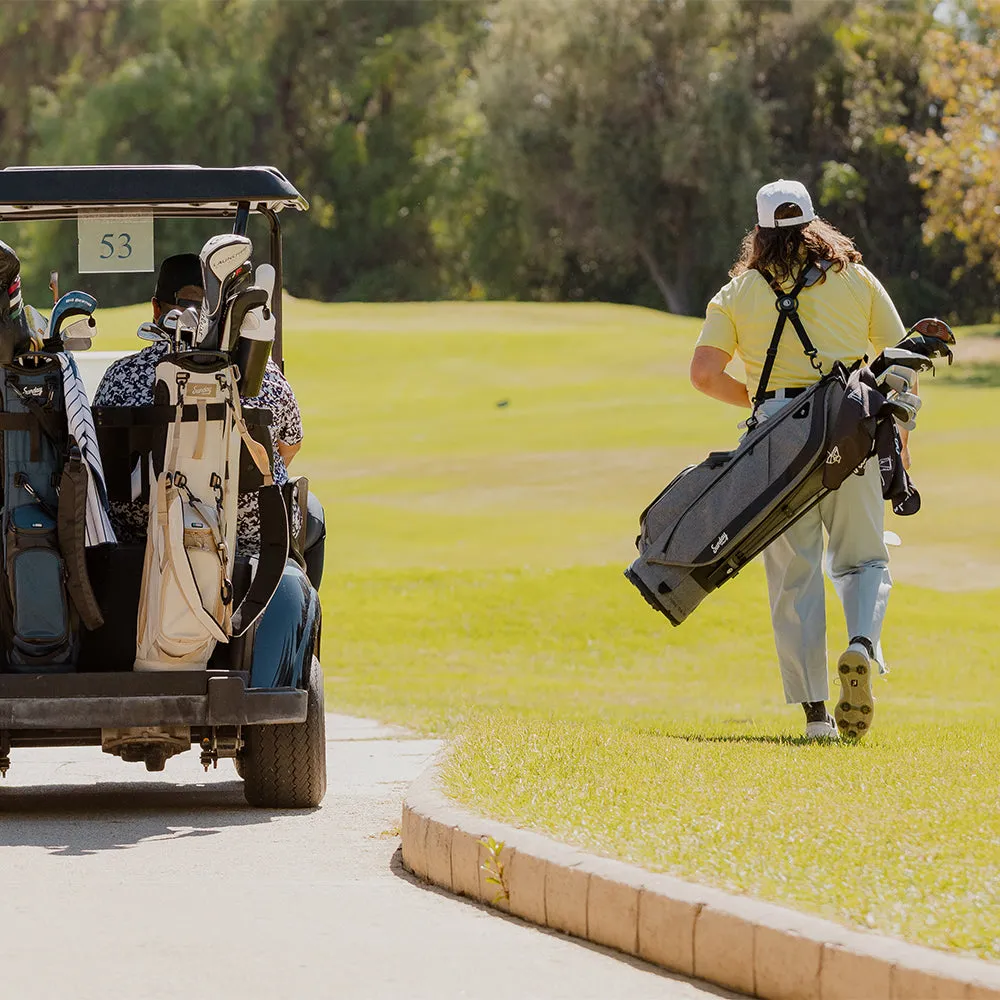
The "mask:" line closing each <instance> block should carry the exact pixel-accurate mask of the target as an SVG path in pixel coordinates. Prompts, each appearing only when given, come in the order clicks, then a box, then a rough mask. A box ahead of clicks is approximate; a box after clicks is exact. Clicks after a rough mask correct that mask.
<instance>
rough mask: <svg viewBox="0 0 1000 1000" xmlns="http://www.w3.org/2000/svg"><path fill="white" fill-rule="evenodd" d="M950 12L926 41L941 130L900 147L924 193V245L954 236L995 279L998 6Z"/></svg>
mask: <svg viewBox="0 0 1000 1000" xmlns="http://www.w3.org/2000/svg"><path fill="white" fill-rule="evenodd" d="M956 13H957V14H958V16H957V17H956V20H955V23H954V24H952V25H951V26H950V27H942V28H940V29H939V30H936V31H932V32H929V33H928V35H927V38H926V47H925V54H926V60H927V62H926V73H927V86H928V89H929V91H930V95H931V98H932V99H933V100H934V101H935V102H936V110H937V112H938V116H939V118H940V125H939V127H938V128H926V129H924V130H922V131H916V130H913V131H909V132H907V133H906V134H905V135H904V136H903V137H902V141H903V143H904V145H905V147H906V150H907V155H908V156H909V158H910V161H911V163H912V164H913V166H914V173H913V176H914V179H915V180H916V182H917V183H918V184H919V185H920V187H921V188H922V189H923V190H924V192H925V193H924V201H925V204H926V206H927V209H928V217H927V221H926V222H925V224H924V236H925V239H926V240H927V241H928V242H930V241H933V240H935V239H936V238H938V237H939V236H940V234H942V233H949V234H951V235H953V236H954V237H955V238H956V239H958V240H959V241H961V243H962V244H963V245H964V247H965V256H966V261H967V262H968V264H970V265H976V264H980V263H983V264H986V265H988V266H989V267H990V268H991V269H992V272H993V275H994V276H995V277H996V278H998V279H1000V5H997V4H996V3H995V2H993V0H978V2H977V3H975V4H973V5H971V7H969V8H968V9H967V10H965V9H963V8H961V7H959V8H957V10H956Z"/></svg>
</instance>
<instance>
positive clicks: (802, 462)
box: [625, 269, 848, 625]
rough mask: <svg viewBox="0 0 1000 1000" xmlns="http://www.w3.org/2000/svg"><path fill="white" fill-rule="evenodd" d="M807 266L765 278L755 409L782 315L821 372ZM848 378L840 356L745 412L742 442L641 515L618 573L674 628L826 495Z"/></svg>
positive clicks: (695, 469)
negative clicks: (801, 310)
mask: <svg viewBox="0 0 1000 1000" xmlns="http://www.w3.org/2000/svg"><path fill="white" fill-rule="evenodd" d="M806 270H807V269H803V274H802V276H800V278H799V280H798V281H797V282H796V285H795V288H794V289H793V290H792V292H791V293H788V294H786V293H784V292H782V291H781V289H780V287H776V283H775V282H774V281H773V279H772V278H771V277H770V275H768V274H764V277H765V278H766V279H767V280H768V282H769V283H770V284H771V285H772V287H775V288H776V291H777V292H778V300H777V308H778V313H779V316H778V322H777V325H776V327H775V331H774V336H773V337H772V338H771V344H770V346H769V348H768V352H767V359H766V360H765V363H764V369H763V371H762V373H761V379H760V384H759V386H758V391H757V395H756V396H755V398H754V403H755V406H756V405H759V403H760V402H761V401H762V399H763V396H764V393H765V392H766V389H767V381H768V378H769V377H770V374H771V368H772V367H773V365H774V358H775V356H776V355H777V350H778V341H779V339H780V337H781V332H782V330H783V328H784V325H785V322H786V320H787V321H790V322H791V323H792V326H793V327H794V328H795V331H796V333H797V334H798V337H799V340H800V341H801V342H802V346H803V349H804V350H805V353H806V355H807V356H808V357H809V358H810V360H811V361H812V363H813V367H815V368H817V370H818V364H817V363H816V360H815V359H816V353H817V352H816V349H815V348H814V347H813V345H812V343H811V342H810V341H809V338H808V336H807V335H806V332H805V330H804V328H803V327H802V324H801V321H800V320H799V317H798V312H797V309H798V300H797V296H798V294H799V292H800V291H801V290H802V288H803V287H804V284H805V273H806ZM847 378H848V372H847V369H846V368H845V367H844V366H843V365H842V364H840V363H839V362H837V363H835V364H834V367H833V369H832V371H830V372H829V373H828V374H826V375H824V376H823V377H822V378H821V379H820V380H819V381H818V382H816V383H814V384H813V385H811V386H810V387H809V388H808V389H806V390H804V391H803V392H802V393H801V395H799V396H797V397H796V399H795V402H793V403H790V404H789V405H788V406H786V407H784V408H783V409H782V410H781V411H780V412H779V413H777V414H776V415H775V416H773V417H771V418H770V419H768V420H766V421H761V422H757V421H756V419H755V417H751V419H750V420H749V421H748V426H749V428H750V429H749V430H748V431H747V434H746V436H745V437H744V438H743V440H742V441H741V442H740V444H739V447H737V448H736V449H734V450H733V451H727V452H713V453H712V454H710V455H709V456H708V458H706V459H705V461H704V462H702V463H701V464H700V465H693V466H690V467H689V468H687V469H684V470H683V471H682V472H681V473H680V474H679V475H678V476H677V477H676V478H675V479H674V480H673V481H672V482H671V483H670V484H669V485H668V486H667V487H666V488H665V489H664V490H663V492H662V493H660V495H659V496H657V497H656V499H654V500H653V502H652V503H651V504H650V505H649V506H648V507H647V508H646V509H645V510H644V511H643V512H642V514H641V515H640V517H639V527H640V533H639V537H638V538H637V539H636V548H638V550H639V557H638V558H637V559H636V560H635V561H634V562H633V563H632V565H631V566H630V567H629V568H628V569H627V570H626V571H625V576H626V577H627V578H628V580H629V581H630V582H631V583H632V584H634V585H635V587H636V588H637V589H638V590H639V592H640V593H641V594H642V596H643V597H644V598H645V599H646V601H647V602H648V603H649V604H650V606H651V607H653V608H655V609H656V610H657V611H659V612H661V613H662V614H664V615H666V617H667V618H668V619H669V620H670V622H671V623H672V624H674V625H680V623H681V622H682V621H684V620H685V619H686V618H687V617H688V615H690V614H691V612H692V611H694V609H695V608H696V607H698V605H699V604H700V603H701V602H702V601H703V600H704V599H705V597H706V596H707V595H708V594H710V593H711V592H712V591H713V590H715V589H716V588H717V587H720V586H721V585H722V584H723V583H725V582H726V581H727V580H730V579H732V578H733V577H734V576H735V575H736V574H737V573H738V572H739V571H740V569H742V568H743V566H745V565H746V564H747V563H748V562H750V560H751V559H753V558H754V557H755V556H757V555H758V554H759V553H760V552H761V551H762V550H763V549H765V548H766V547H767V546H768V545H769V544H770V543H771V542H772V541H774V539H776V538H777V537H778V536H779V535H780V534H781V533H782V532H784V531H785V530H786V529H787V528H788V527H789V526H790V525H791V524H793V523H794V522H795V521H796V520H798V518H800V517H801V516H802V515H803V514H805V512H806V511H807V510H809V509H810V508H811V507H813V506H814V505H815V504H817V503H818V502H819V501H820V500H821V499H822V498H823V497H824V496H825V495H826V494H827V493H828V492H829V490H828V489H826V488H825V487H824V486H823V470H824V468H825V467H826V463H827V460H828V457H829V456H828V440H829V437H830V433H831V430H832V428H833V426H834V424H835V422H836V418H837V414H838V413H839V411H840V405H841V403H842V402H843V399H844V394H845V391H846V388H847ZM755 412H756V409H755Z"/></svg>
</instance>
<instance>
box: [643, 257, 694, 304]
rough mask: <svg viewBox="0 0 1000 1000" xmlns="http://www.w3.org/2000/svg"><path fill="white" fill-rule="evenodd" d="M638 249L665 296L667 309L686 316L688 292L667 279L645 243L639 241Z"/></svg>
mask: <svg viewBox="0 0 1000 1000" xmlns="http://www.w3.org/2000/svg"><path fill="white" fill-rule="evenodd" d="M636 249H637V250H638V251H639V256H640V257H641V258H642V262H643V263H644V264H645V265H646V270H648V271H649V276H650V277H651V278H652V279H653V281H654V282H655V283H656V287H657V288H658V289H659V290H660V294H661V295H662V296H663V301H664V302H666V304H667V309H668V310H669V311H670V312H672V313H676V314H677V315H679V316H685V315H687V313H688V304H687V294H686V292H684V291H682V290H681V289H680V288H678V287H677V285H676V284H674V283H672V282H670V281H667V279H666V278H665V277H664V275H663V272H662V271H661V270H660V266H659V264H657V262H656V258H655V257H654V256H653V254H652V253H651V252H650V250H649V247H647V246H646V244H645V243H638V244H637V245H636Z"/></svg>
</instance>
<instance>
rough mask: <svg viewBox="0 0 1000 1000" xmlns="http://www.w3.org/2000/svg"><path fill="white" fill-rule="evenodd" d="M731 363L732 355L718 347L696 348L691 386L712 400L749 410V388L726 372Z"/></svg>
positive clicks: (692, 363)
mask: <svg viewBox="0 0 1000 1000" xmlns="http://www.w3.org/2000/svg"><path fill="white" fill-rule="evenodd" d="M730 361H732V355H729V354H727V353H726V352H725V351H723V350H720V349H719V348H718V347H705V346H701V347H696V348H695V349H694V357H692V358H691V384H692V385H693V386H694V387H695V388H696V389H697V390H698V391H699V392H703V393H704V394H705V395H706V396H711V397H712V399H718V400H721V401H722V402H723V403H731V404H732V405H733V406H742V407H744V408H746V409H749V407H750V395H749V393H748V392H747V387H746V386H745V385H744V384H743V383H742V382H737V381H736V379H734V378H733V377H732V375H729V374H727V372H726V365H728V364H729V362H730Z"/></svg>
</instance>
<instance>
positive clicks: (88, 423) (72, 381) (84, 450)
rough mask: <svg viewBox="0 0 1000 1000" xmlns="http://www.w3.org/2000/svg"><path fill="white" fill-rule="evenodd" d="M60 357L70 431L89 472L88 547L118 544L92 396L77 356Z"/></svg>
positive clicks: (63, 353) (61, 354)
mask: <svg viewBox="0 0 1000 1000" xmlns="http://www.w3.org/2000/svg"><path fill="white" fill-rule="evenodd" d="M58 357H59V364H60V366H61V368H62V380H63V395H64V397H65V400H66V426H67V431H68V432H69V434H70V436H71V437H73V438H74V439H75V440H76V443H77V445H78V446H79V448H80V454H81V455H82V457H83V467H84V469H85V470H86V473H87V531H86V544H87V547H88V548H89V547H92V546H94V545H114V544H115V543H116V542H117V541H118V539H117V538H116V537H115V529H114V528H112V527H111V521H109V520H108V490H107V486H106V484H105V482H104V466H103V465H101V453H100V450H99V449H98V447H97V432H96V431H95V430H94V416H93V414H92V413H91V412H90V400H88V399H87V390H86V389H85V388H84V385H83V379H82V378H81V377H80V371H79V369H78V368H77V366H76V362H75V361H74V360H73V356H72V355H71V354H69V353H67V352H60V353H59V355H58Z"/></svg>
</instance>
